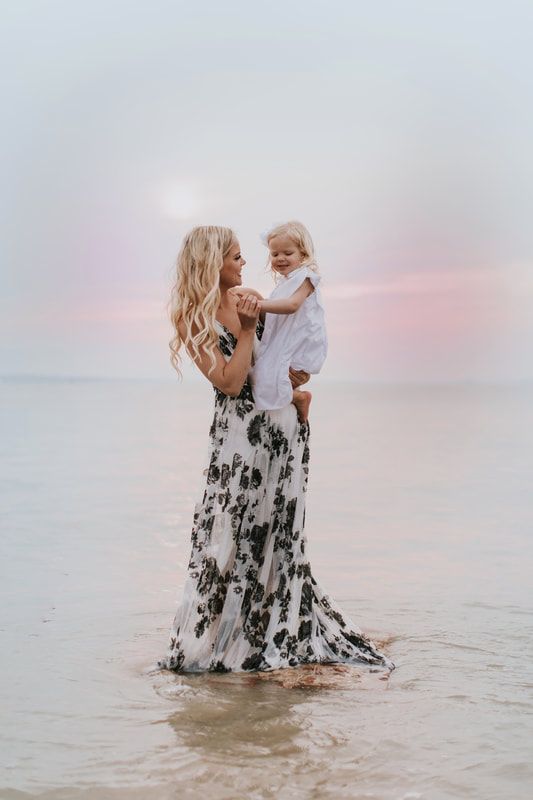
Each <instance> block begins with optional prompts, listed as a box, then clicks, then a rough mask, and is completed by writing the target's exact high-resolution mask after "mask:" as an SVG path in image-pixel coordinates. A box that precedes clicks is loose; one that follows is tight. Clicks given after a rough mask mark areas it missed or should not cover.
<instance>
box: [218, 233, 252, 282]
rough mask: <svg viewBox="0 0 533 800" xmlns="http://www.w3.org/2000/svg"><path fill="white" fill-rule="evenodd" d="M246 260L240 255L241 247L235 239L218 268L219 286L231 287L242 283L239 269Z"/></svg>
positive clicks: (240, 269)
mask: <svg viewBox="0 0 533 800" xmlns="http://www.w3.org/2000/svg"><path fill="white" fill-rule="evenodd" d="M245 264H246V261H245V260H244V258H243V257H242V255H241V247H240V245H239V242H238V241H237V240H236V239H235V240H234V241H233V244H232V245H231V247H230V249H229V252H228V253H227V255H226V257H225V258H224V261H223V262H222V269H221V270H220V288H221V289H233V287H234V286H240V285H241V284H242V278H241V271H242V268H243V267H244V265H245Z"/></svg>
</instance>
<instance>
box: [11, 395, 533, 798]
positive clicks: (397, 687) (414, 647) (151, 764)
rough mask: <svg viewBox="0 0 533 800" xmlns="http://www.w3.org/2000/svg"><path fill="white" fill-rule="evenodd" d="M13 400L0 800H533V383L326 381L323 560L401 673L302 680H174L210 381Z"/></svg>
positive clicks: (314, 501)
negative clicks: (169, 658) (169, 660)
mask: <svg viewBox="0 0 533 800" xmlns="http://www.w3.org/2000/svg"><path fill="white" fill-rule="evenodd" d="M0 388H1V390H2V400H1V411H2V418H3V420H4V423H3V431H2V439H1V445H0V447H1V450H2V468H1V469H2V487H3V488H2V498H1V508H2V527H3V530H4V531H5V532H4V533H3V537H2V550H3V553H2V572H3V575H2V580H1V586H2V595H3V600H2V612H3V613H2V624H1V629H2V630H1V633H2V653H3V658H2V670H1V678H2V681H1V683H2V689H3V694H4V698H3V701H2V708H3V715H2V716H3V725H2V734H1V736H2V738H1V741H0V751H1V753H2V758H1V762H2V763H1V769H0V787H1V788H0V798H15V797H17V798H23V797H26V796H30V795H31V796H40V797H43V798H54V800H55V799H56V798H57V799H58V800H59V798H65V800H66V798H69V800H70V798H73V799H74V800H76V799H77V798H94V799H95V800H104V798H124V800H130V798H131V799H136V798H145V797H147V796H148V794H149V793H150V794H151V793H152V792H153V791H156V792H157V796H158V797H159V798H161V799H162V800H166V799H167V798H178V797H179V798H203V797H204V796H206V795H208V796H210V797H211V798H213V800H218V799H219V798H220V799H222V798H228V799H229V798H236V797H238V798H241V797H243V798H244V797H246V798H258V799H259V798H261V799H262V798H291V799H292V798H317V800H318V799H320V800H322V798H328V799H329V798H332V799H333V798H377V800H389V799H390V800H415V798H430V800H441V799H442V800H444V799H445V798H446V799H447V798H479V800H491V799H492V798H501V797H506V798H507V797H509V798H513V799H516V800H521V798H526V797H527V798H529V797H530V796H531V793H532V791H533V767H532V766H531V764H532V745H531V742H532V740H533V716H532V711H533V669H532V666H531V664H532V659H533V645H532V641H533V635H532V634H533V596H532V592H531V579H530V575H531V573H532V566H533V564H532V561H533V559H532V555H533V545H532V532H533V504H532V501H531V484H532V478H533V389H532V388H531V387H529V388H528V387H522V388H516V387H514V388H513V387H506V388H504V387H474V386H470V387H467V386H448V387H445V386H444V387H357V386H339V385H337V386H335V385H328V384H326V383H319V382H318V381H317V382H316V384H315V387H314V388H315V392H314V400H313V406H312V412H311V431H312V433H311V465H310V466H311V474H310V482H309V492H308V496H307V503H308V505H307V536H308V540H309V555H310V558H311V564H312V567H313V571H314V573H315V574H316V576H317V578H318V579H319V580H320V582H321V583H322V584H323V585H324V586H325V588H326V589H328V590H329V591H330V593H331V594H332V595H333V596H334V597H335V598H336V599H337V600H338V601H339V602H340V603H341V605H342V606H343V607H344V608H345V609H346V611H347V612H348V613H349V614H350V616H352V618H353V619H354V621H356V622H357V623H358V624H359V625H361V627H362V628H363V629H364V630H365V631H367V632H368V633H370V634H371V635H372V637H373V638H374V640H375V641H379V642H384V643H385V645H384V646H385V649H386V650H387V653H388V654H389V655H390V657H391V658H392V659H393V660H394V661H395V663H396V665H397V668H396V670H395V671H394V672H393V674H392V676H391V678H390V680H389V681H388V682H387V683H384V682H383V681H378V680H377V679H376V680H375V681H372V680H365V681H361V680H359V679H358V676H357V674H356V673H355V671H348V673H334V672H333V671H332V673H331V678H329V677H327V676H326V677H324V675H318V676H317V675H314V676H313V675H308V676H307V678H306V681H307V683H306V682H305V681H302V682H301V683H300V685H296V686H294V685H293V686H292V687H291V686H290V685H284V684H283V682H280V681H277V680H275V679H273V678H269V679H267V680H264V679H261V680H260V679H256V678H254V676H250V675H196V676H184V675H181V676H178V675H174V674H172V673H158V672H155V671H154V666H155V662H156V660H157V658H158V657H160V656H161V654H162V653H164V651H165V649H166V644H167V638H168V630H169V627H170V624H171V622H172V617H173V615H174V611H175V607H176V604H177V602H178V601H179V596H180V591H181V585H182V581H183V576H184V570H185V567H186V564H187V560H188V556H189V543H188V539H189V532H190V524H191V516H192V508H193V505H194V502H195V501H196V500H197V495H198V492H199V487H200V483H201V470H202V469H203V466H204V460H205V456H206V448H207V429H208V426H209V422H210V413H211V403H212V395H211V392H210V390H209V387H207V386H204V385H203V384H198V385H195V384H189V385H185V384H183V385H180V384H178V383H175V384H163V383H160V384H158V383H140V382H139V383H135V382H118V381H117V382H90V381H72V382H67V381H63V382H62V381H51V382H46V381H39V382H8V381H6V382H4V383H3V384H2V385H1V387H0ZM313 681H314V683H313Z"/></svg>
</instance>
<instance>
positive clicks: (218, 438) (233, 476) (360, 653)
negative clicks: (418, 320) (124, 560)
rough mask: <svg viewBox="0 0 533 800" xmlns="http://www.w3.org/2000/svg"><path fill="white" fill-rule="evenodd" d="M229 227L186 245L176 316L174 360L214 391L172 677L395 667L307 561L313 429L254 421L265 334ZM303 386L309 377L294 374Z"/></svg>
mask: <svg viewBox="0 0 533 800" xmlns="http://www.w3.org/2000/svg"><path fill="white" fill-rule="evenodd" d="M245 263H246V262H245V260H244V258H243V257H242V255H241V252H240V248H239V243H238V241H237V238H236V237H235V234H234V233H233V231H232V230H231V229H229V228H219V227H214V226H205V227H199V228H195V229H193V230H192V231H191V232H190V233H189V234H188V235H187V236H186V237H185V239H184V242H183V245H182V248H181V251H180V254H179V256H178V262H177V278H176V284H175V286H174V288H173V292H172V300H171V312H172V313H171V315H172V321H173V324H174V328H175V337H174V339H173V341H172V342H171V349H172V358H173V363H174V366H176V368H177V367H178V365H179V350H180V347H181V346H182V345H184V346H185V348H186V349H187V351H188V352H189V354H190V356H191V357H192V359H193V360H194V361H195V363H196V364H197V366H198V367H199V369H200V370H201V372H202V373H203V374H204V375H205V377H206V378H207V379H208V380H209V381H210V382H211V383H212V385H213V387H214V389H215V413H214V418H213V422H212V425H211V429H210V432H209V436H210V439H209V465H208V469H207V470H206V475H207V477H206V485H205V489H204V492H203V498H202V500H201V502H200V503H199V504H198V505H197V506H196V509H195V513H194V521H193V529H192V552H191V557H190V562H189V567H188V576H187V579H186V583H185V588H184V593H183V599H182V602H181V604H180V606H179V608H178V610H177V613H176V616H175V619H174V623H173V625H172V629H171V632H170V641H169V647H168V653H167V656H166V658H164V659H162V660H160V661H158V666H159V667H160V668H163V669H169V670H174V671H184V672H185V671H187V672H198V671H205V670H210V671H219V672H227V671H248V670H272V669H277V668H280V667H289V666H296V665H298V664H308V663H317V662H322V663H350V664H357V665H365V666H366V667H368V668H371V669H373V670H383V669H386V670H390V669H392V668H393V667H394V664H393V663H392V662H391V661H389V659H387V658H386V656H384V655H383V654H382V653H380V652H379V651H378V650H377V648H376V647H375V645H374V644H373V642H371V641H369V640H368V639H367V638H366V637H365V636H364V635H363V634H362V633H361V631H360V630H359V629H358V628H357V627H356V626H355V625H353V623H352V622H351V621H350V620H348V619H347V618H345V617H344V616H343V614H342V613H341V611H340V609H339V608H338V607H337V606H336V605H335V603H334V602H333V601H332V600H331V599H329V598H328V597H327V596H326V595H325V594H324V592H323V590H322V589H321V588H320V586H319V585H318V583H317V582H316V581H315V580H314V578H313V576H312V574H311V569H310V566H309V562H308V560H307V557H306V538H305V535H304V518H305V492H306V488H307V476H308V468H309V467H308V464H309V447H308V439H309V425H308V423H307V422H305V423H300V422H298V419H297V413H296V408H295V407H294V405H292V404H289V405H287V406H286V407H284V408H281V409H278V410H276V411H258V410H257V409H256V408H255V406H254V398H253V395H252V391H251V387H250V384H249V382H248V379H247V376H248V371H249V369H250V367H251V362H252V353H253V347H254V340H255V338H256V337H257V338H260V337H261V333H262V324H261V322H260V321H259V306H258V301H257V298H256V297H255V296H253V295H246V296H244V297H240V298H239V297H237V296H236V295H235V294H234V293H233V292H232V291H231V290H232V289H235V288H236V287H238V286H240V285H241V283H242V279H241V271H242V268H243V266H244V265H245ZM292 379H293V382H294V384H295V385H297V384H298V383H301V382H302V381H303V379H305V376H304V378H303V379H302V376H298V375H293V376H292Z"/></svg>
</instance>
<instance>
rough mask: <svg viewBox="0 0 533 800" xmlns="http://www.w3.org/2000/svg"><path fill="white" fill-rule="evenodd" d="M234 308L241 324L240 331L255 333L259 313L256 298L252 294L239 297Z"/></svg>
mask: <svg viewBox="0 0 533 800" xmlns="http://www.w3.org/2000/svg"><path fill="white" fill-rule="evenodd" d="M236 307H237V314H238V315H239V321H240V323H241V330H243V331H255V328H256V325H257V320H258V319H259V311H260V308H259V301H258V299H257V297H254V295H253V294H248V295H246V296H245V297H239V300H238V302H237V306H236Z"/></svg>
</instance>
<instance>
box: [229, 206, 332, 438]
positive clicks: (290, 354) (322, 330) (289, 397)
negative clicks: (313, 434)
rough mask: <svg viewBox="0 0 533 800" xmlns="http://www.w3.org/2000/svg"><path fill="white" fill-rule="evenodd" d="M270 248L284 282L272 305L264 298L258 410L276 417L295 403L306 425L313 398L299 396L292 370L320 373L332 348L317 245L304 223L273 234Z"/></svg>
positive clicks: (254, 373) (254, 376) (255, 380)
mask: <svg viewBox="0 0 533 800" xmlns="http://www.w3.org/2000/svg"><path fill="white" fill-rule="evenodd" d="M266 244H267V246H268V249H269V251H270V255H269V261H270V265H271V267H272V269H273V270H274V272H276V273H277V274H278V275H279V276H281V280H279V281H278V283H277V285H276V287H275V289H274V290H273V291H272V293H271V294H270V297H269V298H268V299H266V300H263V299H262V298H261V296H260V295H258V296H259V298H260V306H261V319H264V322H265V328H264V331H263V336H262V337H261V341H260V342H259V345H258V347H257V348H256V350H255V353H254V355H255V363H254V366H253V367H252V370H251V372H250V380H251V383H252V387H253V393H254V399H255V404H256V406H257V408H258V409H261V410H269V411H270V410H274V409H277V408H283V407H284V406H286V405H288V404H289V403H291V402H293V403H294V405H295V406H296V410H297V413H298V418H299V419H300V421H301V422H306V421H307V417H308V413H309V404H310V402H311V392H307V391H301V390H299V389H295V390H293V388H292V384H291V381H290V378H289V368H292V369H293V370H305V372H309V373H311V374H316V373H317V372H320V369H321V368H322V365H323V363H324V361H325V358H326V355H327V347H328V345H327V334H326V326H325V321H324V307H323V305H322V300H321V297H320V289H319V287H318V284H319V282H320V276H319V275H318V272H317V265H316V262H315V253H314V246H313V241H312V239H311V236H310V234H309V231H308V230H307V228H306V227H305V226H304V225H302V223H301V222H287V223H285V224H283V225H278V226H276V227H275V228H273V229H272V230H270V231H269V232H268V234H267V235H266ZM250 291H251V290H247V289H244V290H239V293H241V292H242V293H243V294H245V293H247V292H250Z"/></svg>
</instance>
